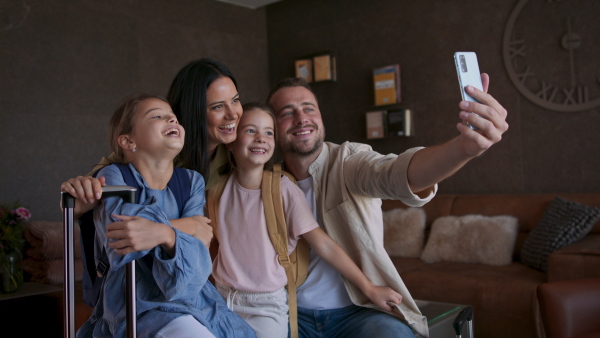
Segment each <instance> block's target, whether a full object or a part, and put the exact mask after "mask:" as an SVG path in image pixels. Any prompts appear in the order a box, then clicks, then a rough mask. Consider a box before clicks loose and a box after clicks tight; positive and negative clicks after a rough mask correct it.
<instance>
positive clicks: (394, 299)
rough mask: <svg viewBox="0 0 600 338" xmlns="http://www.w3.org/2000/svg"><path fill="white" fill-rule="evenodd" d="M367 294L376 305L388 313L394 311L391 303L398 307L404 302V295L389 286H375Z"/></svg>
mask: <svg viewBox="0 0 600 338" xmlns="http://www.w3.org/2000/svg"><path fill="white" fill-rule="evenodd" d="M365 294H366V295H367V297H369V299H370V300H371V301H372V302H373V303H375V305H377V306H378V307H379V308H381V309H383V310H386V311H392V310H393V307H392V306H391V305H390V304H389V303H392V304H396V305H398V304H400V303H401V302H402V295H401V294H399V293H398V292H396V291H394V290H393V289H391V288H389V287H387V286H374V285H373V286H371V287H370V288H369V290H367V291H366V292H365Z"/></svg>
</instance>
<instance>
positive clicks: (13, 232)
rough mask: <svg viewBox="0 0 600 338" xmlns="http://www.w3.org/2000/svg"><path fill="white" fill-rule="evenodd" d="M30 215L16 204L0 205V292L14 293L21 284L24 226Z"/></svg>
mask: <svg viewBox="0 0 600 338" xmlns="http://www.w3.org/2000/svg"><path fill="white" fill-rule="evenodd" d="M30 217H31V213H30V212H29V210H27V209H26V208H24V207H21V206H19V204H18V202H15V203H13V204H12V205H0V292H4V293H6V292H14V291H17V290H18V289H19V287H20V286H21V285H22V284H23V268H22V266H21V264H22V261H23V254H22V252H21V251H22V250H23V246H24V244H25V238H24V236H23V233H24V231H25V224H26V223H27V221H28V220H29V218H30Z"/></svg>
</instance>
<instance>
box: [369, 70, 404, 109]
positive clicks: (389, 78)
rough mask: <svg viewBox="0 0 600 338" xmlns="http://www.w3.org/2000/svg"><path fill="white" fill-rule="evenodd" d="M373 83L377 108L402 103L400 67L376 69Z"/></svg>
mask: <svg viewBox="0 0 600 338" xmlns="http://www.w3.org/2000/svg"><path fill="white" fill-rule="evenodd" d="M373 82H374V86H375V105H376V106H382V105H387V104H395V103H398V102H400V95H399V93H400V67H399V66H398V65H392V66H386V67H381V68H376V69H374V70H373Z"/></svg>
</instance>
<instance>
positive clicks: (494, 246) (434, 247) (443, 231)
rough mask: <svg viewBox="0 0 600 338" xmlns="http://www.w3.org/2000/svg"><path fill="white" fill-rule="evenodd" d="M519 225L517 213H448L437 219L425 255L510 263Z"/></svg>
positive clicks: (435, 258)
mask: <svg viewBox="0 0 600 338" xmlns="http://www.w3.org/2000/svg"><path fill="white" fill-rule="evenodd" d="M518 228H519V224H518V220H517V219H516V218H515V217H513V216H482V215H465V216H445V217H440V218H438V219H436V220H435V221H434V222H433V225H432V227H431V233H430V234H429V240H428V241H427V244H426V245H425V249H424V250H423V254H422V255H421V259H422V260H424V261H425V262H427V263H434V262H440V261H449V262H462V263H482V264H490V265H506V264H510V263H511V261H512V251H513V247H514V245H515V239H516V238H517V231H518Z"/></svg>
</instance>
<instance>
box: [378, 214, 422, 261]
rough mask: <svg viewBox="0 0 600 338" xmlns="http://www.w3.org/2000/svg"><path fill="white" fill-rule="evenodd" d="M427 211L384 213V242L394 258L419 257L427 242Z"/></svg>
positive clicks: (389, 253)
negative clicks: (425, 241)
mask: <svg viewBox="0 0 600 338" xmlns="http://www.w3.org/2000/svg"><path fill="white" fill-rule="evenodd" d="M425 218H426V217H425V211H423V209H421V208H414V207H410V208H406V209H403V208H397V209H392V210H389V211H384V212H383V228H384V235H383V242H384V247H385V250H386V251H387V253H388V255H390V256H392V257H415V258H416V257H419V256H421V251H423V241H424V240H425Z"/></svg>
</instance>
